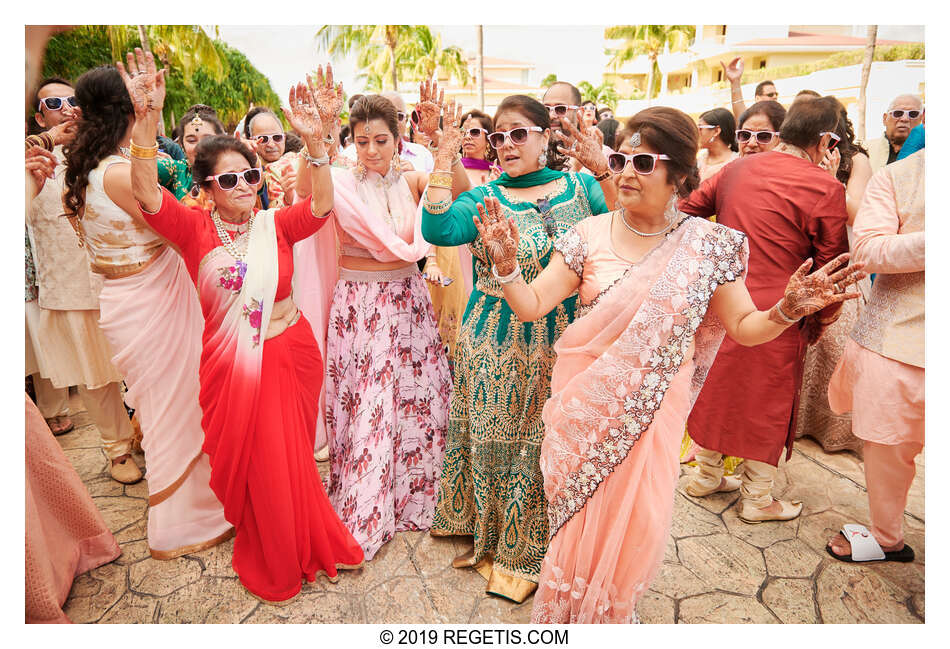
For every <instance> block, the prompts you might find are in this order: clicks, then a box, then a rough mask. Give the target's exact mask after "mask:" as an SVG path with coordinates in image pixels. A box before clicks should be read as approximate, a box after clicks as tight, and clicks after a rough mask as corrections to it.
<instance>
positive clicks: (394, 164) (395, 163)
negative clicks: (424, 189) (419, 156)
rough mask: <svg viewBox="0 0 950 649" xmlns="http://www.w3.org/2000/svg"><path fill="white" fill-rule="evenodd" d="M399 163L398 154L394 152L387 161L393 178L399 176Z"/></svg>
mask: <svg viewBox="0 0 950 649" xmlns="http://www.w3.org/2000/svg"><path fill="white" fill-rule="evenodd" d="M399 163H400V159H399V154H398V153H394V154H393V159H392V161H391V162H390V163H389V171H390V172H392V174H393V175H394V177H395V178H398V177H399V176H401V175H402V166H401V165H400V164H399Z"/></svg>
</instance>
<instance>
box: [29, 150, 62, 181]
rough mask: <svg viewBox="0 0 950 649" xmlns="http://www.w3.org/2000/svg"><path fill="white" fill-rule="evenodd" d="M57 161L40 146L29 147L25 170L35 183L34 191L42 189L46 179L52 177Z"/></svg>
mask: <svg viewBox="0 0 950 649" xmlns="http://www.w3.org/2000/svg"><path fill="white" fill-rule="evenodd" d="M57 164H59V160H57V159H56V156H54V155H53V154H52V153H50V152H49V151H47V150H46V149H44V148H43V147H41V146H35V145H34V146H31V147H30V148H29V149H27V150H26V170H27V171H28V172H29V173H30V175H32V176H33V179H34V180H35V181H36V190H37V191H40V190H41V189H43V185H44V184H45V183H46V179H47V178H52V177H53V172H54V170H55V169H56V165H57Z"/></svg>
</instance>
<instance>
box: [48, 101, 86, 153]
mask: <svg viewBox="0 0 950 649" xmlns="http://www.w3.org/2000/svg"><path fill="white" fill-rule="evenodd" d="M63 105H68V104H66V102H63ZM78 129H79V122H77V121H75V120H72V119H70V120H66V121H65V122H61V123H59V124H57V125H56V126H54V127H53V128H51V129H50V130H48V131H46V132H47V134H48V135H49V136H50V137H51V138H53V145H54V146H55V145H57V144H62V145H66V144H69V143H70V142H72V141H73V139H74V138H75V137H76V131H77V130H78Z"/></svg>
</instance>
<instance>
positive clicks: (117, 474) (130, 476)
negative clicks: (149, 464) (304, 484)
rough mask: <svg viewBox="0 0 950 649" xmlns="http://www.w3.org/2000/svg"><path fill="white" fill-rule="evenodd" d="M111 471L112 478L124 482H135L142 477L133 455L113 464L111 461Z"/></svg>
mask: <svg viewBox="0 0 950 649" xmlns="http://www.w3.org/2000/svg"><path fill="white" fill-rule="evenodd" d="M109 473H110V474H111V475H112V479H113V480H115V481H116V482H121V483H123V484H135V483H136V482H138V481H139V480H141V479H142V472H141V471H140V470H139V467H138V465H136V464H135V461H134V460H133V459H132V458H131V457H126V458H125V459H124V460H122V461H121V462H116V463H115V464H113V463H112V462H111V461H110V462H109Z"/></svg>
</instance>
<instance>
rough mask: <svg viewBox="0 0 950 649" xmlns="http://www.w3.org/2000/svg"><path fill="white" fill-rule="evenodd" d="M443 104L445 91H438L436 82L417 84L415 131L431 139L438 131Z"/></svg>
mask: <svg viewBox="0 0 950 649" xmlns="http://www.w3.org/2000/svg"><path fill="white" fill-rule="evenodd" d="M444 103H445V90H439V84H438V82H437V81H431V82H430V81H429V80H426V81H423V82H421V83H420V84H419V103H418V104H416V110H415V113H416V115H417V116H418V121H416V122H415V126H416V129H418V130H419V131H421V132H423V133H425V134H426V135H428V136H429V138H430V139H431V138H432V136H433V134H434V133H435V132H436V131H437V130H438V129H439V117H440V116H441V115H442V106H443V105H444Z"/></svg>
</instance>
